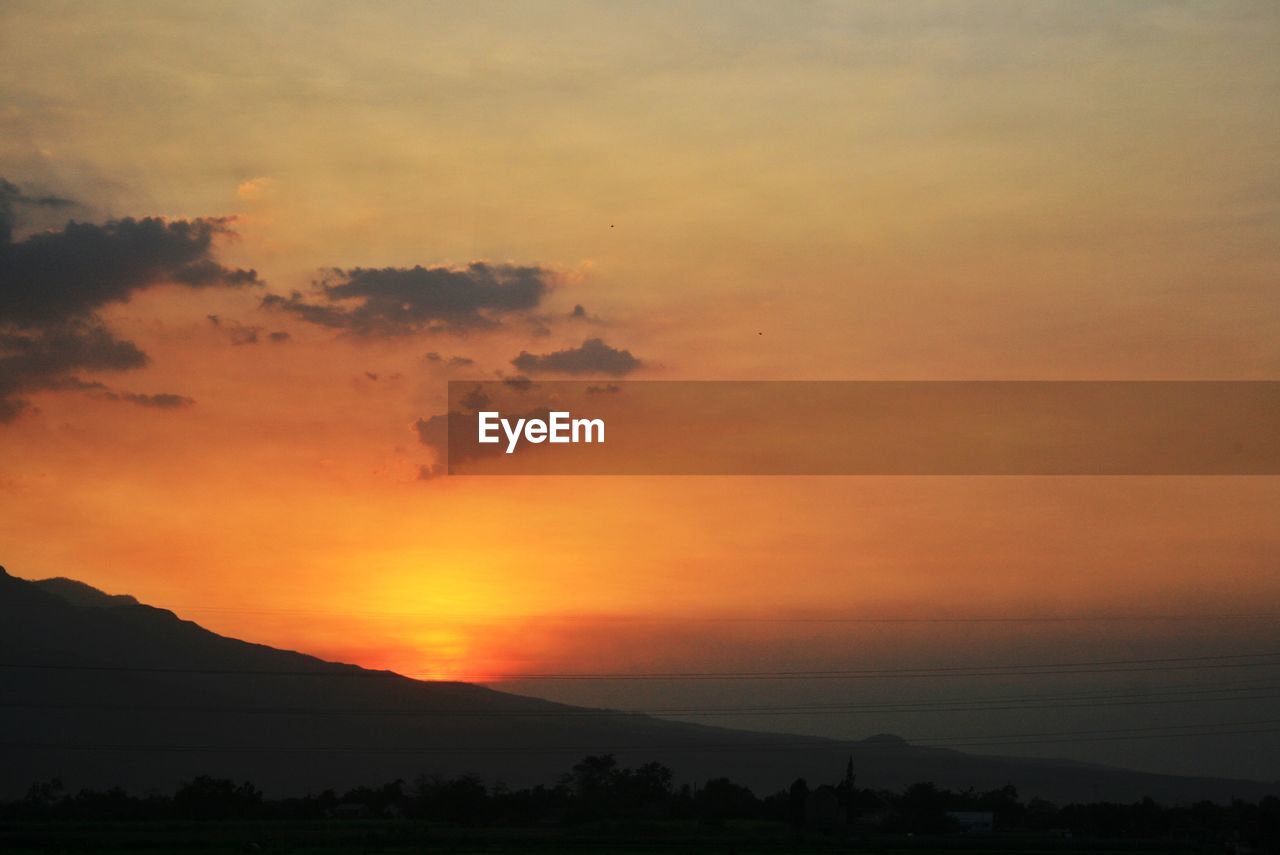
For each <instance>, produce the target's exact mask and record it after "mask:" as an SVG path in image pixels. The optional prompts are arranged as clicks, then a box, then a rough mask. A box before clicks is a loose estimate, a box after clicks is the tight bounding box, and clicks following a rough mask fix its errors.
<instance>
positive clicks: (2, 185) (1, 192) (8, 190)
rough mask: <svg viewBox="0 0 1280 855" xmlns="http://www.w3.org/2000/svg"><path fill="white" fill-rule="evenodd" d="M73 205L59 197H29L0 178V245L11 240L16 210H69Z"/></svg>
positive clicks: (14, 185) (16, 217)
mask: <svg viewBox="0 0 1280 855" xmlns="http://www.w3.org/2000/svg"><path fill="white" fill-rule="evenodd" d="M73 205H75V202H73V201H72V200H70V199H64V198H62V197H61V196H50V195H44V196H31V195H28V194H26V193H23V192H22V188H21V187H19V186H18V185H17V184H14V183H12V182H10V181H6V180H5V179H3V178H0V244H7V243H9V242H11V241H12V240H13V229H14V226H16V225H17V222H18V215H17V209H18V208H20V207H31V208H69V207H71V206H73Z"/></svg>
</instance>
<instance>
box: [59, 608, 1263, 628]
mask: <svg viewBox="0 0 1280 855" xmlns="http://www.w3.org/2000/svg"><path fill="white" fill-rule="evenodd" d="M138 605H145V604H142V603H139V604H138ZM72 606H73V607H74V608H79V609H91V610H92V609H101V610H108V611H110V610H112V609H117V608H123V607H124V606H118V605H90V604H72ZM150 608H159V607H154V606H152V607H150ZM164 608H165V609H166V610H168V611H174V612H178V611H183V612H204V613H212V614H219V613H228V614H263V615H298V616H304V617H384V618H406V619H409V618H429V619H431V620H435V621H441V620H444V621H449V620H459V621H461V620H472V621H476V620H480V621H498V620H500V621H512V620H519V621H530V622H546V621H549V622H553V623H566V622H571V621H583V622H610V623H612V622H619V623H766V624H767V623H781V624H789V623H796V624H810V623H812V624H912V623H922V624H950V623H954V624H970V623H979V624H980V623H994V624H1000V623H1106V622H1129V621H1219V620H1280V612H1208V613H1199V614H1197V613H1193V612H1185V613H1169V614H1142V613H1134V614H1110V615H1017V616H1005V615H1001V616H992V617H984V616H967V617H966V616H959V617H906V616H884V617H878V616H856V617H852V616H851V617H843V616H828V617H818V616H794V617H787V616H763V615H759V616H757V615H701V616H700V615H643V614H641V615H619V614H600V615H592V614H567V615H492V614H476V613H460V614H446V615H442V614H440V613H439V612H398V611H376V610H361V611H341V610H335V609H290V608H272V607H265V606H203V605H173V606H165V607H164Z"/></svg>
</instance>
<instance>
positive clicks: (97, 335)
mask: <svg viewBox="0 0 1280 855" xmlns="http://www.w3.org/2000/svg"><path fill="white" fill-rule="evenodd" d="M69 204H71V202H70V201H69V200H65V199H62V198H61V197H56V196H35V197H33V196H29V195H27V194H24V193H23V192H22V190H21V189H20V188H19V187H18V186H17V185H15V184H13V183H11V182H8V181H5V180H4V179H0V422H5V421H10V420H12V419H13V418H16V416H17V415H18V414H19V413H20V412H21V411H22V410H23V409H24V407H25V405H26V402H25V401H24V400H23V399H22V397H21V395H22V393H26V392H32V391H38V390H42V389H60V388H61V389H66V388H84V386H83V385H81V381H79V380H77V378H76V377H75V374H77V373H78V372H84V371H90V372H92V371H127V370H132V369H137V368H141V367H143V366H144V365H146V364H147V356H146V354H145V353H143V352H142V350H141V349H139V348H138V346H137V345H135V344H134V343H133V342H131V341H126V340H124V339H119V338H117V337H116V336H115V334H114V333H112V331H111V330H109V329H108V328H107V327H106V325H105V324H104V323H103V321H102V320H101V318H99V317H98V314H97V312H98V310H99V309H101V308H103V307H104V306H106V305H108V304H111V303H122V302H127V301H128V300H129V299H130V298H131V297H132V296H133V294H134V293H136V292H138V291H141V290H144V289H146V288H150V287H153V286H155V285H160V284H163V283H176V284H180V285H185V286H187V287H189V288H208V287H244V286H248V285H257V284H260V283H259V280H258V276H257V274H256V273H255V272H254V271H252V270H240V269H235V268H229V267H224V266H223V265H221V264H219V263H218V262H217V261H216V260H215V259H214V258H213V243H214V239H215V237H217V236H219V235H222V234H227V233H229V232H230V228H229V223H228V221H227V220H225V219H217V218H208V219H194V220H162V219H158V218H154V217H147V218H143V219H134V218H125V219H119V220H110V221H108V222H106V223H103V224H93V223H78V222H75V221H70V222H68V223H66V225H64V226H62V227H61V228H60V229H54V230H49V231H45V232H40V233H37V234H33V235H31V236H29V237H27V238H25V239H23V240H19V241H15V240H13V233H14V226H15V225H16V222H17V213H16V212H17V210H18V209H19V208H21V207H23V206H32V205H35V206H41V207H53V208H57V207H63V206H65V205H69ZM90 385H92V384H90ZM103 389H105V387H102V389H98V390H97V391H98V393H99V394H100V396H102V397H110V398H111V399H112V400H122V401H129V402H131V403H136V404H140V405H142V406H151V407H175V406H185V405H186V404H187V403H189V402H190V399H188V398H185V397H184V396H181V395H171V394H170V393H162V394H160V395H141V394H137V393H132V392H114V391H110V390H107V392H109V395H108V394H107V392H103V391H102V390H103Z"/></svg>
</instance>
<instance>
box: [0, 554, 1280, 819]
mask: <svg viewBox="0 0 1280 855" xmlns="http://www.w3.org/2000/svg"><path fill="white" fill-rule="evenodd" d="M605 752H611V753H614V754H617V755H618V759H619V761H620V762H621V763H623V764H627V765H631V764H638V763H642V762H647V761H650V760H657V761H660V762H662V763H665V764H667V765H668V766H670V767H671V768H672V769H673V770H674V771H675V773H676V776H677V779H678V780H682V781H705V780H707V779H709V778H711V777H719V776H728V777H730V778H732V779H734V780H735V781H739V782H741V783H745V784H747V785H748V786H750V787H751V788H752V789H753V790H755V791H756V792H757V793H758V794H768V793H771V792H774V791H777V790H779V789H782V788H784V787H786V786H787V785H789V784H790V783H791V781H793V780H794V779H795V778H797V777H805V778H806V779H807V780H808V781H809V782H810V783H811V784H814V783H823V782H832V781H835V780H838V779H839V777H840V775H841V774H842V772H843V770H844V764H845V762H846V760H847V758H848V757H849V756H850V755H852V756H853V760H854V764H855V766H856V769H857V775H858V783H859V784H860V785H862V786H870V787H887V788H893V789H897V788H901V787H903V786H905V785H907V784H910V783H914V782H916V781H926V780H928V781H934V782H935V783H937V784H939V785H940V786H945V787H948V788H952V789H963V788H966V787H970V786H972V787H975V788H978V789H994V788H997V787H1001V786H1004V785H1005V784H1009V783H1012V784H1014V785H1015V786H1016V787H1017V788H1018V790H1019V792H1020V793H1021V794H1022V795H1024V796H1032V795H1038V796H1041V797H1044V798H1048V799H1051V800H1054V801H1058V802H1064V801H1072V800H1097V799H1106V800H1121V801H1130V800H1134V799H1138V798H1141V797H1143V796H1151V797H1153V798H1155V799H1157V800H1160V801H1187V800H1198V799H1212V800H1217V801H1223V800H1227V799H1231V798H1250V799H1252V798H1258V797H1261V796H1263V795H1265V794H1268V793H1274V792H1277V790H1280V788H1278V787H1277V786H1275V785H1269V784H1263V783H1258V782H1253V781H1235V780H1224V779H1214V778H1191V777H1176V776H1169V775H1152V774H1146V773H1140V772H1132V771H1127V770H1123V769H1115V768H1111V767H1105V766H1094V765H1089V764H1082V763H1074V762H1070V761H1065V760H1027V759H1020V758H1004V757H990V756H979V755H972V754H966V753H962V752H959V751H955V750H951V749H945V748H928V747H920V746H913V745H909V744H908V743H906V742H905V741H903V740H902V739H900V738H898V737H896V736H891V735H881V736H875V737H871V738H870V739H867V740H864V741H862V742H856V743H852V744H850V743H840V742H835V741H830V740H824V739H818V738H814V737H805V736H793V735H787V734H775V733H754V732H748V731H740V730H731V729H728V728H718V727H708V726H703V725H697V724H687V723H681V722H670V721H663V720H661V719H656V718H652V717H649V716H645V715H637V714H631V713H619V712H610V711H606V710H589V709H584V708H581V707H572V706H566V705H563V704H557V703H552V702H550V701H545V700H539V699H537V698H529V697H523V696H520V695H513V694H508V693H505V692H498V691H494V690H492V689H488V688H485V687H483V686H477V685H472V684H468V683H457V682H424V681H420V680H412V679H409V678H407V677H403V676H400V675H398V674H393V673H391V672H387V671H370V670H366V669H363V668H359V667H356V666H354V665H343V664H338V663H334V662H326V661H324V660H321V659H317V658H315V657H312V656H307V655H304V654H301V653H295V652H293V651H288V650H277V649H275V648H271V647H266V646H264V645H260V644H251V643H248V642H244V641H239V640H236V639H233V638H227V637H224V636H221V635H218V634H216V633H213V632H210V631H209V630H206V629H204V628H202V627H200V626H198V625H197V624H195V623H192V622H190V621H185V620H182V619H180V618H178V617H177V616H176V615H174V614H173V613H172V612H169V611H166V610H164V609H158V608H153V607H151V606H147V605H142V604H139V603H138V602H137V601H136V600H134V599H133V598H132V597H127V596H112V595H108V594H104V593H103V592H101V591H98V590H96V589H95V588H92V587H90V586H88V585H84V584H83V583H80V582H75V581H73V580H70V579H48V580H44V581H41V582H30V581H26V580H22V579H18V578H16V577H13V576H10V575H8V574H7V573H5V572H4V570H3V568H0V756H3V759H4V762H2V763H0V796H2V797H13V796H15V795H21V794H22V793H23V792H25V790H26V788H27V787H28V786H29V785H30V784H32V783H33V782H35V781H41V780H47V779H49V778H51V777H55V776H56V777H60V778H62V780H63V781H64V783H65V784H66V786H67V787H68V788H69V789H73V790H74V789H77V788H80V787H106V786H112V785H117V784H118V785H122V786H125V787H126V788H129V789H131V790H135V791H146V790H149V789H159V790H171V789H172V788H174V787H175V786H176V785H177V784H178V783H179V782H180V781H183V780H186V779H190V778H191V777H193V776H195V775H198V774H211V775H217V776H223V777H232V778H236V779H247V780H251V781H253V782H254V783H256V784H257V785H258V786H260V787H262V788H264V789H265V790H266V791H267V792H268V793H269V794H273V795H287V794H302V793H305V792H308V791H313V792H314V791H319V790H323V789H326V788H328V787H336V788H345V787H351V786H355V785H358V784H362V783H370V784H372V783H383V782H385V781H389V780H393V779H395V778H404V779H406V780H410V779H413V778H415V777H417V776H419V775H422V774H427V775H438V776H453V775H459V774H474V775H477V776H479V777H481V778H483V779H486V780H491V781H492V780H504V781H506V782H508V783H510V784H512V785H517V786H523V785H528V784H534V783H549V782H551V781H552V780H553V779H554V777H555V776H556V775H557V774H558V773H560V772H563V771H565V770H566V769H568V767H569V766H571V765H572V764H573V763H574V762H576V761H577V760H579V759H580V758H581V757H583V756H584V755H586V754H589V753H605Z"/></svg>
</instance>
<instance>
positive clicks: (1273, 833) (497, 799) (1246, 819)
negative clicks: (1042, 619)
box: [0, 754, 1280, 851]
mask: <svg viewBox="0 0 1280 855" xmlns="http://www.w3.org/2000/svg"><path fill="white" fill-rule="evenodd" d="M957 812H968V813H981V814H987V813H989V814H991V817H992V820H993V824H994V829H995V830H996V831H998V832H1040V833H1044V834H1057V835H1062V836H1067V835H1071V836H1075V837H1081V838H1117V839H1134V840H1139V839H1141V840H1153V839H1177V840H1184V841H1188V842H1193V843H1194V842H1200V843H1207V842H1221V841H1226V842H1230V843H1233V845H1248V846H1251V847H1254V848H1260V849H1262V850H1263V851H1280V799H1277V798H1276V797H1273V796H1269V797H1267V798H1264V799H1262V800H1260V801H1258V802H1245V801H1234V802H1232V803H1230V804H1217V803H1213V802H1199V803H1195V804H1190V805H1176V806H1169V805H1161V804H1158V803H1156V802H1155V801H1153V800H1151V799H1144V800H1142V801H1139V802H1134V803H1129V804H1120V803H1112V802H1094V803H1088V804H1068V805H1062V806H1059V805H1055V804H1052V803H1050V802H1047V801H1044V800H1042V799H1038V798H1032V799H1029V800H1023V799H1021V798H1019V795H1018V791H1017V790H1016V788H1014V787H1013V786H1011V785H1010V786H1005V787H1002V788H1000V789H997V790H991V791H987V792H977V791H975V790H973V789H969V790H964V791H961V792H956V791H951V790H947V789H943V788H940V787H937V786H935V785H934V784H932V783H928V782H922V783H917V784H913V785H911V786H909V787H907V788H906V789H904V790H902V791H900V792H893V791H888V790H883V789H870V788H859V787H857V786H856V784H855V777H854V770H853V763H852V760H850V761H849V764H848V765H847V767H846V769H845V772H844V775H843V777H842V778H840V779H839V780H838V781H837V782H835V783H831V784H819V785H816V786H815V785H811V784H810V782H808V781H806V780H804V779H803V778H800V779H797V780H796V781H795V782H794V783H793V784H792V785H791V786H790V787H788V788H786V789H784V790H781V791H779V792H776V793H772V794H769V795H765V796H763V797H760V796H757V795H756V794H755V793H753V792H752V791H751V790H750V789H749V788H748V787H745V786H743V785H741V784H738V783H735V782H733V781H731V780H729V779H728V778H715V779H712V780H709V781H706V782H705V783H701V784H699V785H689V784H684V785H679V786H677V785H676V784H675V783H674V780H673V775H672V772H671V770H670V769H669V768H667V767H666V766H663V765H662V764H659V763H646V764H643V765H641V766H638V767H635V768H624V767H621V766H619V765H618V763H617V761H616V759H615V758H614V756H613V755H610V754H604V755H592V756H588V757H585V758H583V759H582V760H581V761H579V762H578V763H576V764H574V766H573V767H572V768H571V769H570V770H569V771H568V772H566V773H565V774H564V775H562V776H560V777H559V778H558V779H557V780H556V782H555V783H554V784H551V785H538V786H534V787H526V788H519V789H515V788H510V787H507V786H505V785H503V784H501V783H497V784H492V785H490V784H486V783H485V782H484V781H481V780H480V779H478V778H474V777H457V778H447V779H441V778H434V777H430V776H423V777H420V778H418V779H416V780H414V781H411V782H406V781H404V780H396V781H392V782H390V783H387V784H383V785H381V786H362V787H357V788H355V789H352V790H348V791H346V792H342V793H339V792H337V791H335V790H325V791H323V792H319V793H313V794H309V795H306V796H302V797H292V798H272V799H269V798H266V797H265V796H264V795H263V793H262V791H261V790H259V789H257V788H256V787H255V786H254V785H253V784H251V783H249V782H236V781H232V780H228V779H223V778H214V777H210V776H199V777H196V778H194V779H192V780H190V781H187V782H185V783H184V784H182V785H181V786H180V787H179V788H178V789H177V790H176V791H175V792H174V793H173V794H172V795H160V794H149V795H134V794H131V793H128V792H126V791H125V790H123V789H121V788H112V789H107V790H89V789H82V790H79V791H78V792H75V793H72V792H68V791H67V790H66V789H65V788H64V787H63V785H62V783H61V782H60V781H59V780H57V779H54V780H51V781H45V782H42V783H39V784H36V785H33V786H32V787H31V788H30V790H29V791H28V792H27V794H26V796H25V797H24V798H21V799H15V800H11V801H7V802H0V818H3V819H9V820H76V821H110V820H129V821H141V820H175V819H178V820H191V821H201V820H205V821H218V820H322V819H331V820H335V821H340V820H342V819H346V818H362V819H372V818H397V819H403V820H418V821H428V822H435V823H442V824H448V825H452V826H469V827H508V828H521V827H535V826H536V827H547V826H573V825H583V824H590V823H596V824H609V823H615V824H616V823H620V822H621V823H630V824H631V825H635V824H637V823H641V824H643V823H645V822H655V823H656V822H669V821H684V822H688V823H697V824H699V825H703V826H713V827H714V826H723V825H725V824H727V823H731V822H735V821H756V822H772V823H779V824H786V825H790V826H794V827H796V828H803V829H806V830H816V831H819V832H827V833H832V834H838V833H850V832H854V831H856V832H866V833H876V832H880V833H891V834H892V833H902V834H907V833H912V834H947V833H961V832H962V831H964V830H965V826H964V824H963V821H962V820H963V818H960V817H956V816H954V815H953V814H955V813H957Z"/></svg>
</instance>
